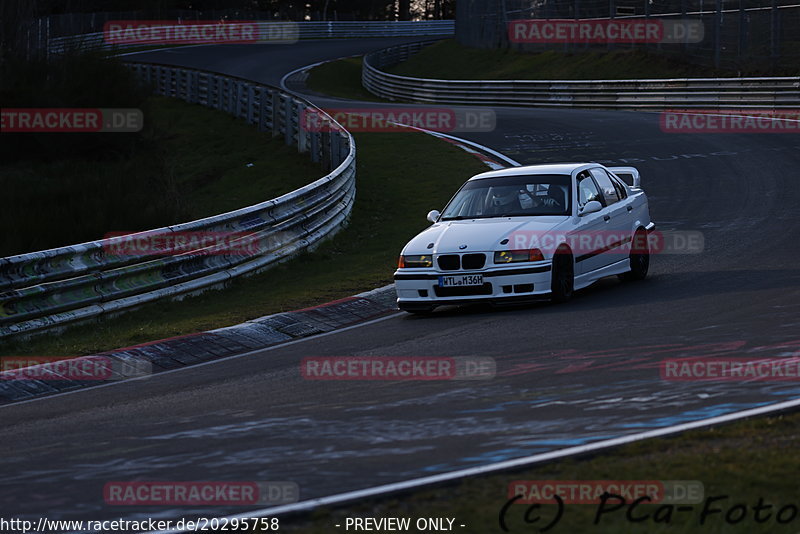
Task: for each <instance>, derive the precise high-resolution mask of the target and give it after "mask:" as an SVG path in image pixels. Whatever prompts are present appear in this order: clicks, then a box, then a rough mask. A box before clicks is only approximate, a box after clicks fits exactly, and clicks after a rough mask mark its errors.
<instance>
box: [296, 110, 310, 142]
mask: <svg viewBox="0 0 800 534" xmlns="http://www.w3.org/2000/svg"><path fill="white" fill-rule="evenodd" d="M295 110H296V112H295V113H296V115H297V151H298V152H305V151H307V150H308V145H307V138H306V135H307V133H308V131H307V129H306V120H305V119H306V116H305V105H304V104H303V103H302V102H301V101H299V100H297V101H295Z"/></svg>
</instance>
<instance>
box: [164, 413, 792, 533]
mask: <svg viewBox="0 0 800 534" xmlns="http://www.w3.org/2000/svg"><path fill="white" fill-rule="evenodd" d="M798 407H800V398H798V399H793V400H789V401H784V402H779V403H777V404H771V405H769V406H761V407H759V408H752V409H750V410H744V411H741V412H736V413H731V414H727V415H720V416H717V417H711V418H709V419H701V420H699V421H692V422H690V423H683V424H680V425H675V426H670V427H666V428H660V429H657V430H648V431H647V432H640V433H638V434H631V435H629V436H622V437H619V438H613V439H606V440H602V441H598V442H596V443H590V444H588V445H579V446H576V447H568V448H566V449H559V450H557V451H551V452H545V453H542V454H535V455H533V456H526V457H523V458H515V459H513V460H506V461H503V462H496V463H493V464H487V465H482V466H478V467H470V468H468V469H460V470H458V471H450V472H449V473H442V474H439V475H431V476H427V477H422V478H415V479H411V480H405V481H402V482H394V483H392V484H383V485H381V486H375V487H372V488H365V489H361V490H355V491H348V492H345V493H339V494H336V495H330V496H328V497H320V498H318V499H309V500H307V501H301V502H297V503H292V504H286V505H282V506H273V507H271V508H262V509H260V510H253V511H250V512H245V513H242V514H237V515H230V516H225V518H226V519H229V520H230V519H241V518H247V517H264V516H270V517H272V516H276V515H283V514H288V513H294V512H307V511H309V510H312V509H314V508H317V507H319V506H330V505H338V504H344V503H347V502H351V501H356V500H359V499H366V498H371V497H378V496H381V495H385V494H389V493H395V492H398V491H405V490H411V489H420V488H423V487H424V486H430V485H433V484H439V483H442V482H450V481H453V480H457V479H459V478H464V477H471V476H476V475H486V474H491V473H496V472H498V471H503V470H507V469H513V468H519V467H526V466H530V465H533V464H536V463H541V462H546V461H549V460H556V459H559V458H565V457H567V456H573V455H576V454H584V453H587V452H593V451H598V450H602V449H606V448H609V447H617V446H620V445H625V444H627V443H633V442H635V441H640V440H643V439H650V438H656V437H660V436H667V435H670V434H677V433H680V432H685V431H687V430H693V429H696V428H702V427H705V426H710V425H716V424H721V423H728V422H731V421H736V420H738V419H744V418H746V417H752V416H755V415H763V414H767V413H772V412H777V411H781V410H787V409H790V408H798ZM178 532H185V530H164V531H153V532H152V533H151V534H174V533H178Z"/></svg>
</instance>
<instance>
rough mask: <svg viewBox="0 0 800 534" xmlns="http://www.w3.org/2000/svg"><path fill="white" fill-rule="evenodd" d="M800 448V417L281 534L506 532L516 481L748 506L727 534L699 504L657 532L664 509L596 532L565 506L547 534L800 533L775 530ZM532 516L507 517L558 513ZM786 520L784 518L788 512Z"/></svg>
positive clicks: (363, 508) (791, 496)
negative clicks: (429, 526) (659, 489)
mask: <svg viewBox="0 0 800 534" xmlns="http://www.w3.org/2000/svg"><path fill="white" fill-rule="evenodd" d="M798 442H800V413H797V412H794V413H791V414H786V415H781V416H774V417H769V418H758V419H751V420H746V421H742V422H736V423H732V424H729V425H726V426H722V427H718V428H712V429H708V430H697V431H691V432H687V433H685V434H682V435H680V436H677V437H671V438H660V439H651V440H646V441H641V442H637V443H634V444H630V445H626V446H624V447H620V448H617V449H614V450H612V451H610V452H603V453H597V454H596V455H594V456H592V457H588V458H583V459H567V460H560V461H556V462H553V463H548V464H546V465H542V466H539V467H534V468H529V469H525V470H520V471H517V472H513V473H512V472H507V473H504V474H500V475H493V476H484V477H479V478H472V479H467V480H464V481H461V482H457V483H453V484H448V485H446V486H443V487H440V488H438V489H431V490H425V491H417V492H413V493H409V494H406V495H399V496H395V497H392V498H384V499H373V500H366V501H362V502H360V503H358V504H354V505H350V506H347V507H342V508H337V509H334V510H317V511H315V512H314V513H313V515H312V516H311V517H310V518H309V517H297V518H294V519H292V518H286V519H283V520H282V521H281V530H285V531H286V532H303V533H308V534H317V533H319V534H321V533H327V532H334V531H338V530H343V529H344V520H345V518H347V517H376V518H380V517H410V518H412V524H413V520H416V519H417V518H420V517H451V518H453V517H455V518H456V519H457V521H456V524H465V525H466V527H465V528H459V527H456V529H455V530H456V531H457V532H464V533H465V534H473V533H474V534H490V533H494V532H503V531H502V530H501V528H500V527H499V521H498V518H499V514H500V510H501V508H502V507H503V505H504V504H505V503H506V501H507V500H508V497H507V491H508V490H507V488H508V484H509V482H511V481H514V480H564V481H570V480H697V481H700V482H702V484H703V486H704V493H705V498H709V497H716V496H722V495H728V496H729V498H728V499H726V500H723V501H718V502H715V503H713V507H721V508H722V509H723V515H724V514H725V513H726V512H727V511H728V510H729V509H730V508H731V507H732V506H734V505H736V504H740V503H744V504H746V505H748V506H749V507H750V509H749V516H748V518H747V519H745V520H743V521H742V522H741V523H739V524H738V525H731V524H728V523H726V522H725V519H724V517H720V514H716V515H712V516H709V518H708V519H707V520H706V524H705V525H700V524H699V518H700V513H701V511H702V508H703V505H702V504H699V505H697V504H696V505H694V506H693V510H692V511H687V512H679V511H674V513H673V516H672V523H671V524H657V523H655V522H654V521H653V520H652V516H653V515H654V514H655V511H656V510H657V509H658V508H660V507H661V506H662V505H652V504H651V505H646V506H643V507H639V508H637V509H636V510H635V512H634V514H635V515H639V516H641V515H644V514H649V515H650V516H651V519H650V520H647V521H644V522H641V523H632V522H629V521H627V520H626V519H625V509H622V510H620V511H618V512H615V513H609V514H606V515H603V516H602V517H601V518H600V522H599V524H596V525H595V524H594V519H595V513H596V511H597V505H594V504H566V505H565V508H564V514H563V516H562V518H561V519H560V521H559V522H558V523H557V524H556V525H555V526H554V527H553V528H552V529H551V530H549V531H548V532H551V533H554V534H572V533H578V532H591V533H598V534H618V533H623V532H624V533H625V534H636V533H647V534H650V533H658V532H680V533H698V534H719V533H742V534H759V533H763V534H766V533H770V534H778V533H783V532H786V533H796V532H797V531H798V526H800V516H798V517H797V518H795V520H794V521H792V522H791V523H789V524H788V525H780V524H777V523H776V521H775V512H776V508H777V509H779V508H780V507H782V506H784V505H788V504H794V505H795V506H796V505H797V504H798V496H800V490H798V483H797V474H798V473H800V457H798V455H797V451H796V447H797V443H798ZM762 497H763V499H764V503H765V504H773V505H774V508H773V510H772V511H773V514H772V519H771V520H770V521H767V522H765V523H763V524H758V523H756V522H755V521H754V519H753V511H752V506H755V505H757V504H758V500H759V498H762ZM613 502H614V501H610V503H609V504H611V503H613ZM527 508H528V506H527V505H524V504H514V505H512V506H511V508H510V510H509V511H508V513H507V515H506V518H507V519H506V520H507V527H508V529H509V531H510V532H518V533H524V532H540V530H539V529H540V528H544V527H545V526H546V525H547V524H548V523H549V522H551V521H552V520H553V519H554V517H555V515H556V513H555V512H556V506H555V505H554V504H543V505H542V508H541V509H539V510H533V511H532V513H531V517H536V516H537V515H541V516H542V519H541V520H540V521H539V522H538V523H531V524H526V523H525V521H524V514H525V512H526V509H527ZM662 513H665V510H664V511H662ZM785 513H786V514H787V516H788V513H789V511H787V512H785ZM335 524H341V525H342V528H341V529H336V528H335V527H333V525H335ZM412 531H413V530H412Z"/></svg>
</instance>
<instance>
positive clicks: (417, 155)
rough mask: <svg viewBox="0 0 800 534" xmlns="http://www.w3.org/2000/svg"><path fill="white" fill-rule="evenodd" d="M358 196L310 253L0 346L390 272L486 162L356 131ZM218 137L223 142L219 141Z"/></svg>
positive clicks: (178, 322) (10, 349)
mask: <svg viewBox="0 0 800 534" xmlns="http://www.w3.org/2000/svg"><path fill="white" fill-rule="evenodd" d="M355 137H356V145H357V147H358V156H357V157H358V163H357V165H358V167H357V182H356V183H357V185H356V188H357V192H356V202H355V207H354V210H353V213H352V218H351V221H350V224H349V226H348V227H347V228H346V229H345V230H343V231H342V232H340V233H339V234H338V235H337V236H336V237H334V238H333V239H332V240H330V241H328V242H326V243H324V244H323V245H321V246H320V248H319V249H317V250H316V251H314V252H313V253H310V254H305V255H303V256H302V257H298V258H296V259H293V260H290V261H288V262H286V263H284V264H282V265H279V266H277V267H275V268H273V269H271V270H268V271H266V272H264V273H261V274H258V275H255V276H253V277H249V278H244V279H238V280H235V281H234V282H233V283H232V284H231V286H230V287H229V288H227V289H226V290H225V291H210V292H207V293H205V294H203V295H199V296H196V297H191V298H187V299H185V300H183V301H181V302H159V303H154V304H149V305H147V306H144V307H142V308H141V309H139V310H136V311H133V312H130V313H128V314H126V315H123V316H120V317H117V318H114V319H101V320H99V321H97V322H96V323H93V324H88V325H83V326H80V325H78V326H75V327H74V328H72V329H70V330H68V331H67V332H65V333H63V334H58V335H55V334H49V333H44V334H42V335H41V336H37V337H35V338H32V339H30V340H28V341H21V340H15V339H13V338H12V339H11V340H9V341H7V342H5V343H4V344H3V345H2V346H0V355H48V356H61V355H82V354H91V353H96V352H100V351H103V350H108V349H113V348H118V347H125V346H130V345H133V344H137V343H142V342H145V341H151V340H155V339H161V338H165V337H170V336H175V335H180V334H188V333H192V332H198V331H201V330H206V329H210V328H217V327H222V326H227V325H231V324H236V323H239V322H241V321H245V320H248V319H253V318H256V317H259V316H262V315H266V314H269V313H275V312H279V311H286V310H292V309H298V308H302V307H305V306H310V305H314V304H319V303H323V302H327V301H330V300H333V299H337V298H341V297H345V296H349V295H352V294H354V293H358V292H360V291H365V290H368V289H372V288H375V287H380V286H383V285H385V284H388V283H390V282H391V281H392V273H393V272H394V268H395V266H396V261H397V255H398V253H399V252H400V250H401V248H402V247H403V246H404V245H405V243H406V242H407V241H408V239H409V238H411V237H412V236H413V235H414V234H415V233H416V232H418V231H420V230H422V229H423V228H425V227H426V226H428V224H429V223H428V222H427V221H426V220H425V214H426V213H427V212H428V211H429V210H431V209H434V208H438V209H441V207H442V206H443V205H444V204H445V203H446V202H447V200H448V199H449V198H450V196H451V195H452V194H453V192H454V191H455V190H456V189H457V188H458V186H460V185H461V184H462V183H463V182H464V181H465V180H466V179H467V178H469V177H470V176H472V175H473V174H477V173H479V172H483V171H485V170H486V168H485V167H484V166H483V164H482V163H480V162H479V161H478V160H477V159H476V158H474V157H473V156H471V155H469V154H468V153H466V152H464V151H463V150H461V149H459V148H456V147H454V146H452V145H450V144H448V143H445V142H443V141H441V140H438V139H436V138H433V137H430V136H428V135H425V134H417V133H365V134H357V135H356V136H355ZM221 142H222V141H221Z"/></svg>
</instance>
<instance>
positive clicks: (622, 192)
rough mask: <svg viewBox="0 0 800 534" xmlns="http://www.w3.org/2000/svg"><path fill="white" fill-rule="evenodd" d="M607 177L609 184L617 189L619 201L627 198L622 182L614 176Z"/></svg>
mask: <svg viewBox="0 0 800 534" xmlns="http://www.w3.org/2000/svg"><path fill="white" fill-rule="evenodd" d="M609 176H611V183H612V184H614V187H615V188H616V189H617V196H619V199H620V200H622V199H625V198H628V192H627V191H626V190H625V186H624V185H623V184H622V180H619V179H618V178H617V177H615V176H614V175H609Z"/></svg>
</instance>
